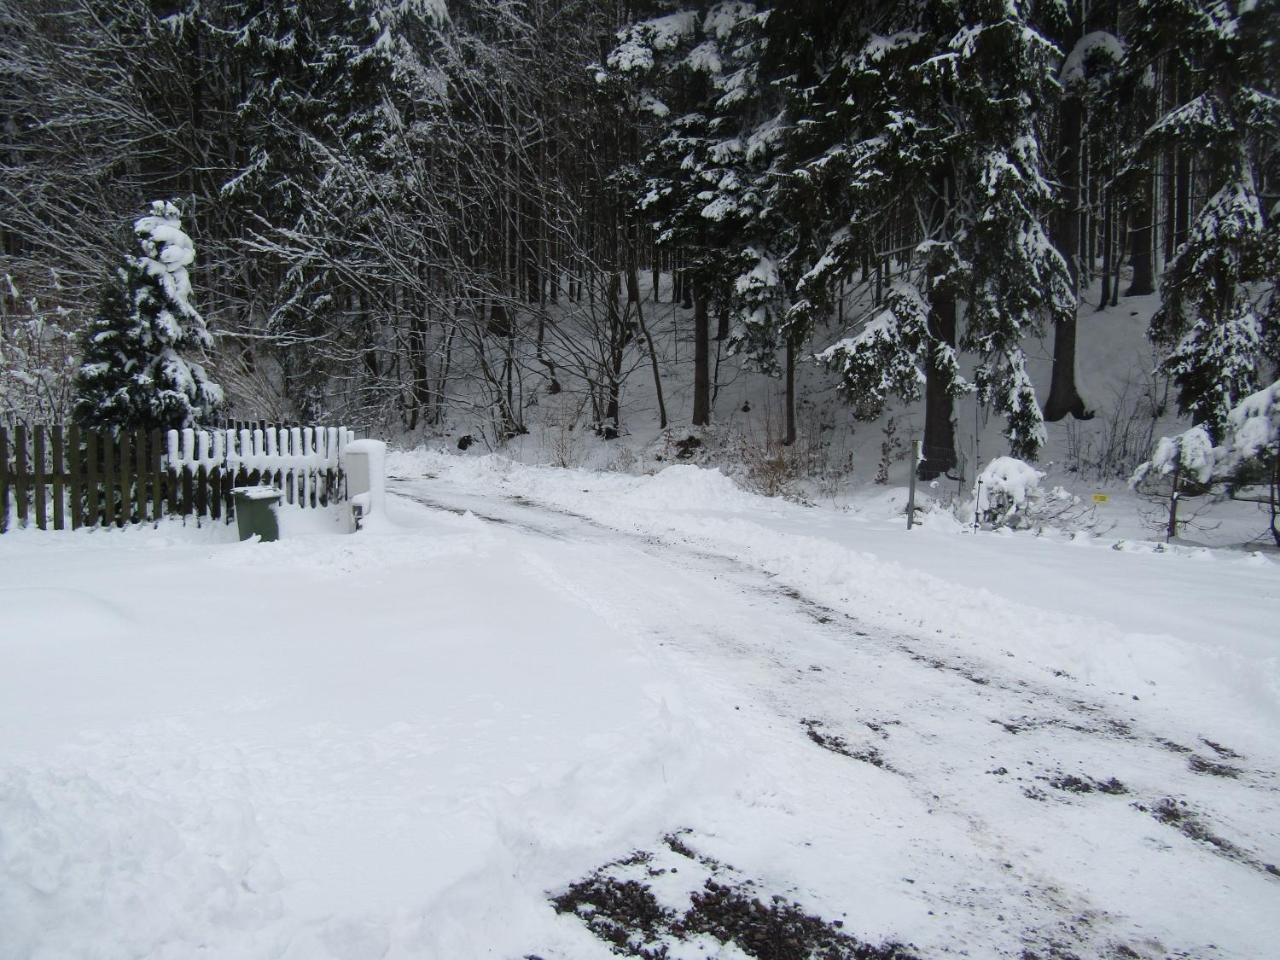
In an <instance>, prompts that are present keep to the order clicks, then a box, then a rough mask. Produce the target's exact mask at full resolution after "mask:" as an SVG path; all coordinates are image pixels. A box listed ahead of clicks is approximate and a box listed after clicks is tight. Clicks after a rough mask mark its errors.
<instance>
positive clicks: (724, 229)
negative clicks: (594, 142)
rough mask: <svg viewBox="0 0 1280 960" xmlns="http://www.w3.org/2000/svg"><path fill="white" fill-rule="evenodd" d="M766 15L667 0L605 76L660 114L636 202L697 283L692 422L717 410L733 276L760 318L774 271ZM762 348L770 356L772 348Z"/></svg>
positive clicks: (624, 44) (633, 33)
mask: <svg viewBox="0 0 1280 960" xmlns="http://www.w3.org/2000/svg"><path fill="white" fill-rule="evenodd" d="M766 22H767V18H765V17H764V16H762V15H761V12H760V10H759V9H758V8H757V6H756V5H755V4H751V3H738V2H718V3H702V4H679V5H668V9H667V11H666V12H664V13H662V14H661V15H659V16H655V17H650V18H648V19H644V20H640V21H637V22H636V23H633V24H631V25H629V26H628V27H627V28H625V29H624V30H623V31H622V32H621V33H620V34H619V40H620V42H619V44H618V45H617V46H616V47H615V48H614V50H613V51H612V52H611V53H610V54H609V56H608V58H607V60H606V63H605V65H604V67H603V69H602V70H601V71H600V74H599V80H600V82H601V83H602V84H605V85H612V86H614V87H615V88H619V89H623V90H626V91H627V94H628V95H629V96H630V97H632V98H636V99H638V101H639V102H640V104H641V105H642V106H643V107H644V108H645V109H646V110H647V111H648V112H649V113H650V114H651V115H652V116H653V118H654V119H653V129H652V132H651V138H650V146H649V149H648V151H647V153H646V155H645V157H644V160H643V163H642V165H641V178H640V183H639V189H638V190H637V191H636V207H637V210H638V216H640V217H641V218H643V219H644V220H645V221H647V222H648V223H649V224H650V225H651V226H652V228H653V229H654V231H655V233H656V235H657V238H658V244H659V246H662V247H666V248H668V249H671V250H673V251H677V252H678V253H679V254H680V256H681V258H682V259H683V261H684V270H685V277H686V278H687V279H688V282H690V283H691V285H692V287H693V301H694V311H695V314H694V319H695V362H694V381H695V382H694V407H693V415H692V421H693V423H694V424H695V425H705V424H707V423H709V422H710V417H711V404H710V397H711V392H712V385H711V383H710V376H709V357H708V355H709V341H710V323H711V319H710V318H711V314H712V312H713V311H714V312H716V313H719V314H721V315H726V314H727V313H728V312H729V311H731V310H733V309H734V308H735V307H736V306H739V305H740V304H739V301H740V299H742V298H739V297H737V296H735V279H737V278H739V277H743V278H744V279H741V280H739V282H738V284H737V286H736V292H737V293H738V294H742V293H747V294H748V295H749V297H750V298H752V299H753V300H754V303H753V307H752V309H751V310H750V311H749V316H750V317H752V318H755V319H756V320H757V322H758V320H759V318H760V317H762V316H763V309H762V308H760V309H757V307H758V305H759V304H760V303H762V302H763V301H764V300H765V299H766V297H765V296H763V295H762V294H761V290H760V287H761V285H765V286H769V287H770V289H772V288H773V286H774V285H775V284H776V280H777V274H776V268H775V267H776V265H775V264H774V262H773V259H772V257H771V256H770V254H769V252H768V251H767V250H766V249H765V247H766V242H765V241H764V240H763V237H764V236H765V234H766V232H767V231H765V230H763V229H762V214H763V208H764V198H763V182H764V181H765V179H767V175H768V170H769V152H770V148H771V145H772V138H771V137H770V136H769V133H768V131H767V130H766V129H765V128H767V127H768V126H769V124H768V119H769V116H768V114H767V110H768V109H769V104H768V102H767V100H766V99H765V98H762V96H761V90H760V87H759V64H760V59H761V57H762V56H763V54H764V50H765V47H766V44H767V40H766V38H765V36H764V33H763V31H762V25H763V24H764V23H766ZM773 99H774V100H776V97H775V98H773ZM756 346H757V348H758V349H757V351H756V353H757V354H758V355H759V356H761V357H764V356H766V355H767V356H768V358H769V360H772V356H771V354H772V350H769V349H767V348H766V347H764V346H763V345H762V344H756ZM767 367H768V365H767V364H766V368H767Z"/></svg>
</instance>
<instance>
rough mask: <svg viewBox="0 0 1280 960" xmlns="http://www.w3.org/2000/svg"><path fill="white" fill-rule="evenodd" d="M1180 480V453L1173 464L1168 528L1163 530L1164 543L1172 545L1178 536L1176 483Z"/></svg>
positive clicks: (1180, 452)
mask: <svg viewBox="0 0 1280 960" xmlns="http://www.w3.org/2000/svg"><path fill="white" fill-rule="evenodd" d="M1181 479H1182V451H1181V450H1179V451H1178V459H1177V460H1176V461H1175V462H1174V464H1173V490H1172V491H1171V492H1170V494H1169V526H1168V529H1166V530H1165V537H1164V542H1165V543H1172V542H1173V540H1174V538H1175V537H1177V535H1178V482H1179V481H1180V480H1181Z"/></svg>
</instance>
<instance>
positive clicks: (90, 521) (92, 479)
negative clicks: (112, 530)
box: [84, 432, 100, 527]
mask: <svg viewBox="0 0 1280 960" xmlns="http://www.w3.org/2000/svg"><path fill="white" fill-rule="evenodd" d="M84 447H85V460H86V461H87V467H88V469H87V471H86V479H85V491H84V522H85V524H86V525H87V526H90V527H96V526H97V525H98V504H99V502H100V501H99V500H98V434H97V433H96V432H94V433H89V434H86V435H85V438H84Z"/></svg>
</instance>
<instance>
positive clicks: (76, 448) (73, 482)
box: [67, 423, 84, 530]
mask: <svg viewBox="0 0 1280 960" xmlns="http://www.w3.org/2000/svg"><path fill="white" fill-rule="evenodd" d="M83 471H84V455H83V453H82V451H81V450H80V427H79V426H78V425H76V424H74V423H73V424H72V425H71V429H70V430H69V431H67V486H68V487H69V488H70V490H71V496H70V497H69V500H70V501H71V503H70V506H71V529H72V530H79V529H80V528H81V527H82V526H84V504H83V503H82V502H81V500H80V496H81V494H82V493H84V473H83Z"/></svg>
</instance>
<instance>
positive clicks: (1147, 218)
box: [1124, 173, 1156, 297]
mask: <svg viewBox="0 0 1280 960" xmlns="http://www.w3.org/2000/svg"><path fill="white" fill-rule="evenodd" d="M1152 193H1153V187H1152V181H1151V175H1150V174H1149V173H1148V174H1146V175H1144V176H1143V178H1142V186H1141V187H1140V188H1139V190H1138V200H1137V203H1136V204H1135V205H1134V207H1133V213H1132V220H1131V222H1130V224H1129V262H1130V263H1132V264H1133V282H1132V283H1130V284H1129V289H1128V290H1126V291H1125V294H1124V295H1125V296H1126V297H1143V296H1146V295H1147V294H1149V293H1155V290H1156V287H1155V272H1154V270H1153V269H1152V264H1151V232H1152V231H1151V204H1152V199H1153V197H1152Z"/></svg>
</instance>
